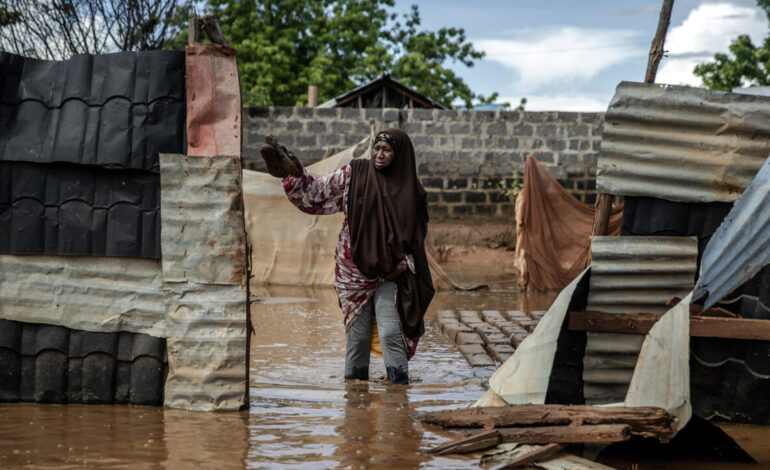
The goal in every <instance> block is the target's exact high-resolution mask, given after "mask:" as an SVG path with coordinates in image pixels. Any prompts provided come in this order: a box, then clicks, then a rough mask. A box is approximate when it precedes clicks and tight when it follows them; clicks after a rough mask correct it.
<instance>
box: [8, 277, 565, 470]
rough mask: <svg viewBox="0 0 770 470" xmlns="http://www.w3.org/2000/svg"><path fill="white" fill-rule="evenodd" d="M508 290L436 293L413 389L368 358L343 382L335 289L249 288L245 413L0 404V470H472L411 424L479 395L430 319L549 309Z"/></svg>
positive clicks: (434, 431) (438, 436)
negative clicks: (420, 415)
mask: <svg viewBox="0 0 770 470" xmlns="http://www.w3.org/2000/svg"><path fill="white" fill-rule="evenodd" d="M504 287H505V285H503V288H500V285H498V287H497V288H496V290H495V291H494V292H490V291H476V292H457V293H445V292H441V293H438V294H437V295H436V298H435V300H434V302H433V304H432V305H431V309H430V311H429V313H428V316H427V317H426V333H425V336H424V337H423V339H422V340H421V341H420V346H419V348H418V350H417V354H416V356H415V357H414V358H413V359H412V360H411V361H410V364H409V368H410V370H409V373H410V385H408V386H391V385H387V384H385V383H384V377H385V368H384V365H383V363H382V359H379V358H377V357H374V356H373V357H372V364H371V368H370V381H369V382H358V381H357V382H353V383H345V381H344V380H343V367H344V360H345V358H344V347H345V334H344V327H343V325H342V314H341V311H340V309H339V306H338V303H337V297H336V294H335V292H334V290H333V289H303V288H294V287H283V288H281V287H270V288H267V287H258V286H255V287H253V288H252V295H254V296H256V297H257V299H258V300H257V302H256V303H253V304H252V309H251V310H252V320H253V323H254V326H255V330H256V331H255V333H254V336H253V337H252V340H251V351H252V352H251V369H250V381H251V387H250V406H249V409H248V410H245V411H242V412H238V413H216V414H214V413H196V412H184V411H176V410H164V409H161V408H150V407H137V406H93V405H91V406H81V405H67V406H59V405H35V404H25V403H16V404H6V405H0V468H3V469H7V468H83V467H93V468H127V467H130V468H303V469H305V468H365V467H366V468H382V467H396V466H397V467H402V468H417V467H422V468H476V467H477V464H478V460H473V459H467V458H462V457H435V456H431V455H428V454H426V453H425V450H426V449H429V448H431V447H433V446H436V445H438V444H440V443H443V442H446V441H447V440H448V439H449V438H453V437H454V435H453V434H452V433H451V432H448V431H444V430H442V429H441V428H438V427H435V426H423V425H422V424H420V423H416V422H414V421H412V420H411V418H410V417H409V415H411V414H413V413H415V412H419V411H427V410H435V409H441V408H447V407H459V406H468V405H470V404H471V403H473V402H474V401H475V400H476V399H478V398H479V397H480V396H481V395H482V394H483V393H484V390H485V388H484V385H485V384H484V381H483V380H481V379H479V378H477V377H475V376H474V372H473V370H472V369H471V368H470V367H469V366H468V364H467V363H466V362H465V359H464V358H463V357H462V355H461V354H460V353H459V351H458V350H457V349H456V348H455V347H454V345H453V344H452V343H451V342H450V341H449V340H448V339H447V338H446V337H444V336H443V335H442V334H441V333H440V332H439V331H438V330H437V328H436V325H435V312H436V311H437V310H440V309H448V308H455V309H468V310H471V309H472V310H483V309H527V308H531V309H533V310H538V309H544V308H547V306H548V305H549V304H550V302H551V300H552V296H543V295H539V296H534V297H533V298H532V300H530V298H529V297H526V296H519V295H518V292H516V291H515V289H513V288H512V286H511V285H510V284H509V285H508V286H507V287H508V288H507V289H506V288H504ZM530 303H531V304H532V305H531V306H530Z"/></svg>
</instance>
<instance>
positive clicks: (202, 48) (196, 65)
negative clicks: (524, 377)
mask: <svg viewBox="0 0 770 470" xmlns="http://www.w3.org/2000/svg"><path fill="white" fill-rule="evenodd" d="M185 54H186V66H187V75H186V77H187V140H188V142H189V147H188V149H187V154H188V155H196V156H216V155H240V154H241V111H242V109H241V88H240V82H239V80H238V65H237V64H236V62H235V50H234V49H230V48H228V47H223V46H220V45H217V44H199V43H196V44H188V45H187V46H186V47H185Z"/></svg>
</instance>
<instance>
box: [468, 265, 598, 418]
mask: <svg viewBox="0 0 770 470" xmlns="http://www.w3.org/2000/svg"><path fill="white" fill-rule="evenodd" d="M586 271H588V269H586V270H584V271H583V272H582V273H580V274H579V275H578V276H577V277H576V278H575V279H574V280H573V281H572V282H570V283H569V285H567V287H565V288H564V289H563V290H562V291H561V292H560V293H559V296H558V297H556V300H554V301H553V304H551V307H550V308H549V309H548V311H547V312H546V314H545V316H544V317H543V318H542V319H541V320H540V322H539V323H538V324H537V327H536V328H535V331H533V332H532V334H531V335H529V336H527V337H526V338H525V339H524V341H522V342H521V344H520V345H519V347H518V348H517V349H516V352H514V353H513V355H512V356H511V357H509V358H508V360H507V361H505V362H504V363H503V365H501V366H500V367H499V368H498V369H497V371H495V373H494V374H493V375H492V377H491V378H490V379H489V389H490V390H491V391H493V392H494V393H496V394H497V395H499V396H500V397H501V398H502V399H503V400H505V402H506V403H508V404H511V405H518V404H525V403H533V404H542V403H545V394H546V392H547V391H548V380H549V379H550V377H551V368H552V367H553V358H554V355H555V354H556V343H557V341H558V339H559V332H560V331H561V326H562V324H563V323H564V319H565V317H566V315H567V309H568V308H569V304H570V301H571V300H572V294H573V293H574V292H575V289H576V288H577V285H578V283H579V282H580V280H581V279H583V276H585V273H586ZM490 395H491V394H490ZM485 397H487V398H484V397H482V400H483V401H482V400H479V402H477V403H476V405H475V406H482V405H485V404H487V403H486V400H488V399H489V396H488V395H485Z"/></svg>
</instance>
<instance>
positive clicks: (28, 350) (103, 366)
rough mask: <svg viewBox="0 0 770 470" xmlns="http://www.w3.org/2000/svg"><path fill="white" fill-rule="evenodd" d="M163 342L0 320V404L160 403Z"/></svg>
mask: <svg viewBox="0 0 770 470" xmlns="http://www.w3.org/2000/svg"><path fill="white" fill-rule="evenodd" d="M165 354H166V341H165V340H164V339H163V338H156V337H153V336H149V335H145V334H135V333H127V332H120V333H95V332H90V331H82V330H74V329H70V328H65V327H63V326H53V325H45V324H35V323H23V322H16V321H10V320H0V371H2V375H1V376H2V380H0V402H15V401H33V402H38V403H85V404H93V403H102V404H112V403H131V404H134V405H160V404H161V403H163V383H164V380H165V378H166V365H165V362H166V360H165Z"/></svg>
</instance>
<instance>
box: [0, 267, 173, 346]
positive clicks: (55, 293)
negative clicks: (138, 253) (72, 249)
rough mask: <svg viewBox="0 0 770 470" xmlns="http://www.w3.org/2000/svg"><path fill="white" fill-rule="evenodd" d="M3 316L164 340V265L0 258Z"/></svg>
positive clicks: (4, 317)
mask: <svg viewBox="0 0 770 470" xmlns="http://www.w3.org/2000/svg"><path fill="white" fill-rule="evenodd" d="M0 318H3V319H6V320H16V321H22V322H27V323H47V324H50V325H59V326H66V327H68V328H73V329H78V330H86V331H100V332H117V331H128V332H132V333H145V334H148V335H152V336H157V337H164V336H166V321H165V307H164V295H163V292H162V290H161V268H160V261H159V260H151V259H133V258H116V257H101V256H48V255H24V256H15V255H0Z"/></svg>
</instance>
